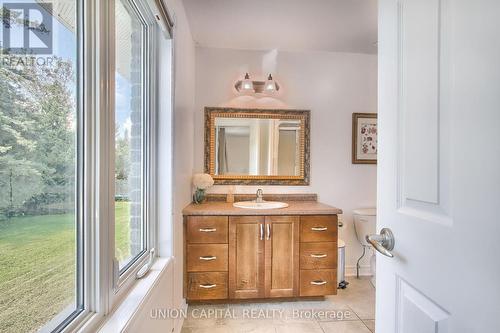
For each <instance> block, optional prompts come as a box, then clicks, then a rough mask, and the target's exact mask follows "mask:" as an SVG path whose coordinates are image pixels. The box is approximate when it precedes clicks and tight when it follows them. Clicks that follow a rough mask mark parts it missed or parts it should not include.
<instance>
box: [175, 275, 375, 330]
mask: <svg viewBox="0 0 500 333" xmlns="http://www.w3.org/2000/svg"><path fill="white" fill-rule="evenodd" d="M347 281H349V283H350V284H349V286H348V287H347V289H344V290H339V291H338V295H336V296H328V297H325V300H323V301H300V302H269V303H238V304H220V305H195V306H189V309H188V318H187V319H186V320H185V321H184V326H183V327H182V333H239V332H242V333H243V332H245V333H254V332H256V333H370V332H375V289H374V288H373V286H372V285H371V283H370V280H369V279H368V278H364V277H363V278H361V279H359V280H358V279H356V278H355V277H349V278H348V279H347Z"/></svg>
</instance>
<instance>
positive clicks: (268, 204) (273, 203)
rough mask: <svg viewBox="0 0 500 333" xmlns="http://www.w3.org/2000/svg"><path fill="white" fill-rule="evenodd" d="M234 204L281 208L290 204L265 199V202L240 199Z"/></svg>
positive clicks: (235, 205) (237, 205)
mask: <svg viewBox="0 0 500 333" xmlns="http://www.w3.org/2000/svg"><path fill="white" fill-rule="evenodd" d="M233 206H234V207H237V208H244V209H279V208H286V207H288V204H287V203H285V202H278V201H263V202H255V201H240V202H235V203H233Z"/></svg>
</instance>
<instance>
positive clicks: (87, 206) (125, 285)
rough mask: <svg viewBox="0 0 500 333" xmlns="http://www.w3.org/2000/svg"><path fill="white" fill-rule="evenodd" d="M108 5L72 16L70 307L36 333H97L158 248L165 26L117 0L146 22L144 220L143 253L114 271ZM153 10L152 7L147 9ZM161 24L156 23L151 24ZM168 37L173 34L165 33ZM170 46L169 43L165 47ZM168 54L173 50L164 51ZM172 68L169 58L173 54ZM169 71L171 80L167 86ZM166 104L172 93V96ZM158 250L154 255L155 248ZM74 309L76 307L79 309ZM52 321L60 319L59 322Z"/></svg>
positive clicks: (134, 0)
mask: <svg viewBox="0 0 500 333" xmlns="http://www.w3.org/2000/svg"><path fill="white" fill-rule="evenodd" d="M115 1H119V0H109V1H98V0H88V1H87V0H76V3H77V5H76V8H77V10H76V17H77V24H76V26H77V29H76V36H77V89H76V90H77V101H76V105H77V110H76V112H77V119H78V124H77V125H78V127H77V128H78V129H77V140H76V141H77V155H76V156H77V163H76V164H77V169H76V184H77V185H76V190H75V192H76V193H77V197H76V200H75V203H76V211H75V215H76V217H75V219H76V220H77V221H78V223H77V228H76V233H77V242H78V250H77V254H76V260H77V267H78V268H77V275H78V279H77V291H78V292H77V294H76V296H77V297H76V300H75V301H76V304H77V307H78V308H77V309H76V310H75V311H74V312H73V313H72V314H71V315H69V316H67V317H65V318H63V317H62V316H61V314H59V315H56V316H55V317H54V319H53V320H51V321H49V322H48V323H46V324H45V325H44V326H43V327H42V328H41V330H40V331H41V332H62V333H69V332H75V331H78V332H82V333H83V332H96V331H97V330H98V328H99V326H100V324H101V323H102V320H103V319H104V318H105V316H106V315H108V314H109V313H110V312H112V311H113V309H114V308H115V307H116V305H117V304H118V303H119V302H121V301H122V299H123V298H124V297H125V296H126V294H127V293H128V291H129V290H130V288H131V287H133V286H134V284H135V282H136V273H137V271H138V270H139V269H140V268H141V267H142V266H143V265H144V264H145V263H146V262H147V260H148V257H149V250H150V249H153V248H156V249H158V235H157V231H158V230H159V226H158V219H157V216H158V212H157V197H158V195H157V181H156V180H157V179H158V172H157V156H158V151H157V147H158V140H157V137H158V129H157V126H158V119H159V117H158V112H159V110H158V106H159V103H158V94H159V92H158V84H157V82H156V81H157V78H158V77H159V76H158V73H157V68H158V61H159V56H158V54H157V45H158V38H159V37H160V36H161V35H162V31H161V30H164V27H161V30H160V27H159V26H158V24H159V23H160V25H161V24H162V23H163V24H165V22H162V20H164V19H165V18H163V16H162V20H160V18H159V16H158V15H160V16H161V14H159V13H161V11H162V10H164V9H163V8H156V7H157V6H158V4H157V3H155V4H152V3H150V2H149V1H148V0H124V1H127V2H128V3H130V4H131V6H132V7H135V9H136V10H137V14H138V15H139V16H140V17H142V20H143V21H144V23H145V25H144V26H145V31H144V32H143V34H144V37H145V38H144V42H145V45H144V47H143V59H144V60H146V61H145V62H146V64H143V65H142V66H143V69H147V71H144V73H146V77H144V79H143V82H144V83H145V89H144V91H143V95H144V96H147V98H144V99H143V101H142V103H143V108H144V110H147V111H145V112H142V117H143V127H144V130H143V136H144V139H143V148H144V154H145V156H143V159H144V160H145V161H146V163H144V168H143V175H144V185H143V192H144V194H143V219H144V223H145V227H144V234H143V238H144V245H145V249H144V250H143V251H142V252H141V253H140V255H138V256H136V258H134V260H132V262H131V263H130V264H129V265H127V266H125V267H124V269H123V272H122V273H121V274H120V272H118V274H117V270H116V268H117V266H116V260H115V258H114V253H115V241H114V239H115V233H114V228H115V223H114V157H115V156H114V149H115V148H114V135H115V133H114V125H115V122H114V112H115V108H114V106H115V101H114V94H115V90H114V87H115V83H114V75H115V63H114V61H115V52H116V51H115V47H114V46H113V45H114V26H115V25H114V24H115V12H114V6H115ZM150 6H153V7H150ZM157 20H158V21H160V22H158V21H157ZM169 33H170V36H169V38H170V39H173V38H174V36H173V33H172V30H169ZM172 44H173V43H172ZM171 52H172V53H173V46H172V49H171ZM172 65H173V57H172ZM173 77H174V71H173V69H172V73H171V82H173V81H174V79H173ZM171 93H172V96H171V98H170V99H171V104H172V105H173V89H172V91H171ZM157 252H158V251H157ZM80 304H81V306H79V305H80ZM58 319H62V320H60V321H58Z"/></svg>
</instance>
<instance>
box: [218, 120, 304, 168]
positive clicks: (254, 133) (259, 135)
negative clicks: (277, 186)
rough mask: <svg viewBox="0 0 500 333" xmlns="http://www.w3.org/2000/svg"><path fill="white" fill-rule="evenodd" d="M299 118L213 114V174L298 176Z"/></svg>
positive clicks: (299, 151) (299, 163)
mask: <svg viewBox="0 0 500 333" xmlns="http://www.w3.org/2000/svg"><path fill="white" fill-rule="evenodd" d="M300 132H301V121H300V120H299V119H259V118H230V117H229V118H228V117H216V118H215V174H216V175H253V176H299V175H300V172H301V144H300V143H301V133H300Z"/></svg>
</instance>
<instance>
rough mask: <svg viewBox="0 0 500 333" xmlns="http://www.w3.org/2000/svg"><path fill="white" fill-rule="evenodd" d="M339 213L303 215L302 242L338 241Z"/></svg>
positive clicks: (301, 220) (301, 225) (301, 222)
mask: <svg viewBox="0 0 500 333" xmlns="http://www.w3.org/2000/svg"><path fill="white" fill-rule="evenodd" d="M337 223H338V222H337V215H318V216H302V217H301V218H300V241H301V242H336V241H337Z"/></svg>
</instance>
